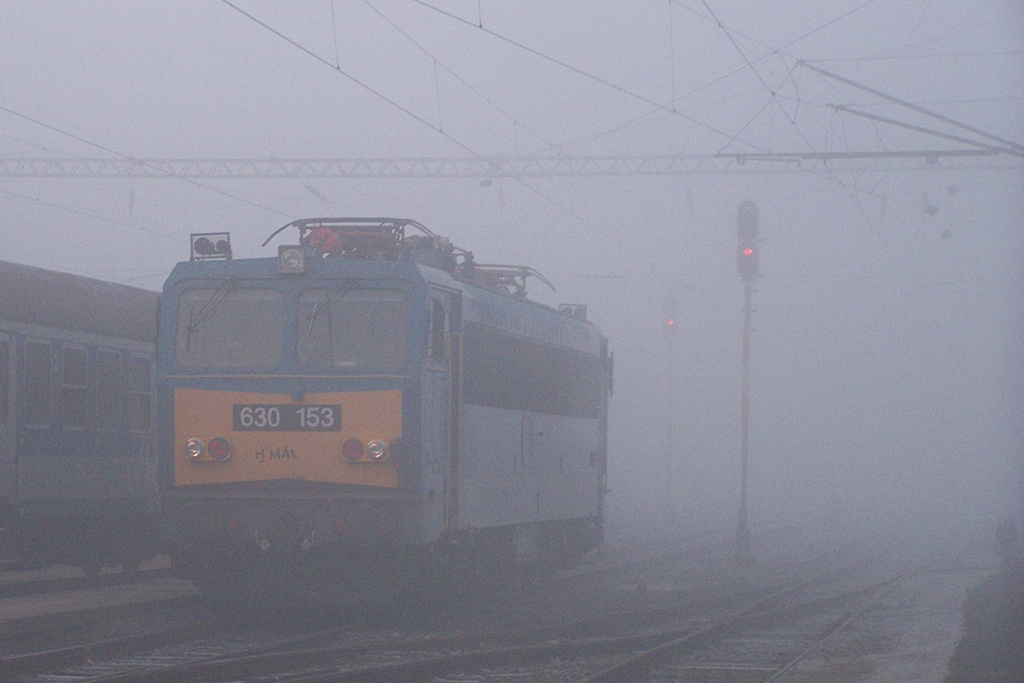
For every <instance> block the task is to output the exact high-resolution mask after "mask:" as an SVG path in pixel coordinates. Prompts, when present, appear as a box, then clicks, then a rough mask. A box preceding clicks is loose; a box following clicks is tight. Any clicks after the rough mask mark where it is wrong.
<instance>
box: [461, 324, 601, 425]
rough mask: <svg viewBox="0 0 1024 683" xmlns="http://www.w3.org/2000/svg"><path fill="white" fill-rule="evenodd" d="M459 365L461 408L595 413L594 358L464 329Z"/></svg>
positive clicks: (597, 378) (597, 374)
mask: <svg viewBox="0 0 1024 683" xmlns="http://www.w3.org/2000/svg"><path fill="white" fill-rule="evenodd" d="M463 360H464V370H463V372H464V375H463V377H464V379H463V392H464V394H463V396H464V398H465V400H466V403H470V404H475V405H483V406H490V407H492V408H508V409H512V410H526V411H530V412H535V413H549V414H554V415H568V416H575V417H591V418H593V417H597V416H598V415H599V413H600V408H601V401H602V390H601V370H602V366H601V360H600V358H598V357H597V356H590V355H587V354H585V353H583V352H581V351H574V350H571V349H566V348H561V347H557V346H551V345H548V344H540V343H538V342H535V341H530V340H527V339H522V338H519V337H514V336H512V335H509V334H506V333H503V332H500V331H498V330H494V329H490V328H486V327H481V326H480V325H466V334H465V338H464V341H463Z"/></svg>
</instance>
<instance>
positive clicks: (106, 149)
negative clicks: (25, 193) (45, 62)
mask: <svg viewBox="0 0 1024 683" xmlns="http://www.w3.org/2000/svg"><path fill="white" fill-rule="evenodd" d="M0 111H4V112H7V113H8V114H10V115H12V116H16V117H18V118H20V119H23V120H25V121H28V122H30V123H33V124H35V125H37V126H41V127H43V128H46V129H47V130H50V131H53V132H54V133H60V134H61V135H64V136H66V137H69V138H71V139H72V140H77V141H78V142H82V143H85V144H87V145H89V146H91V147H95V148H96V149H99V150H102V151H104V152H106V153H107V154H113V155H114V156H117V157H120V158H122V159H127V160H131V159H132V158H133V157H131V156H129V155H127V154H124V153H122V152H119V151H117V150H116V149H111V148H110V147H106V146H104V145H101V144H99V143H98V142H93V141H92V140H87V139H85V138H83V137H82V136H80V135H75V134H74V133H69V132H68V131H66V130H62V129H60V128H57V127H56V126H51V125H50V124H48V123H44V122H43V121H40V120H39V119H36V118H33V117H31V116H28V115H27V114H22V113H21V112H17V111H15V110H13V109H11V108H9V107H5V106H3V105H0ZM153 170H154V171H156V172H157V174H159V175H168V176H173V174H170V173H168V172H167V171H166V170H164V169H160V168H157V167H154V168H153ZM173 177H175V178H177V179H179V180H181V181H183V182H185V183H188V184H189V185H194V186H196V187H201V188H203V189H204V190H209V191H210V192H215V193H217V194H219V195H222V196H224V197H230V198H231V199H235V200H237V201H240V202H243V203H245V204H248V205H250V206H254V207H257V208H260V209H263V210H265V211H270V212H271V213H276V214H278V215H281V216H288V217H291V214H289V213H287V212H285V211H278V210H277V209H275V208H273V207H270V206H267V205H265V204H261V203H259V202H255V201H252V200H251V199H246V198H244V197H239V196H238V195H234V194H231V193H230V192H225V191H224V190H220V189H217V188H216V187H210V186H209V185H204V184H202V183H200V182H196V181H195V180H192V179H191V178H188V177H185V176H173Z"/></svg>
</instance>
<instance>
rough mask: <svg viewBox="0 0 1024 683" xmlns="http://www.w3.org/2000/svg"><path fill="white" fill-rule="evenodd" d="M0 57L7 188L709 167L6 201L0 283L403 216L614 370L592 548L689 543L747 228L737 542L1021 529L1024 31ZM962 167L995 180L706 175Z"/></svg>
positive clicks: (32, 50)
mask: <svg viewBox="0 0 1024 683" xmlns="http://www.w3.org/2000/svg"><path fill="white" fill-rule="evenodd" d="M0 56H2V59H3V63H4V65H5V68H4V72H5V76H4V87H3V89H2V95H0V107H2V109H0V156H2V157H5V158H18V157H44V156H54V157H60V158H71V157H109V158H123V157H131V158H139V159H157V158H191V157H196V158H287V159H293V158H315V157H330V158H413V157H485V158H491V157H502V158H510V157H517V156H521V155H527V154H536V155H542V156H545V157H548V156H552V155H561V156H602V155H661V154H682V155H692V156H694V157H704V158H706V159H705V161H704V162H702V163H696V162H694V163H693V164H692V166H691V172H688V173H685V174H676V175H645V176H637V175H632V176H628V175H615V176H612V175H604V176H601V175H598V176H575V177H524V178H521V179H516V178H510V177H495V178H493V179H481V178H445V179H437V178H406V179H372V178H371V179H366V178H362V179H310V178H295V179H277V180H269V179H264V180H253V179H196V180H189V181H186V180H182V179H173V178H156V179H144V178H134V179H132V178H121V179H99V178H81V177H78V178H27V177H12V176H7V177H0V217H2V218H0V220H2V223H3V225H2V230H3V237H4V239H3V249H2V251H0V258H2V259H4V260H9V261H16V262H21V263H27V264H31V265H37V266H42V267H47V268H53V269H58V270H64V271H69V272H74V273H78V274H83V275H89V276H93V277H98V278H103V279H110V280H115V281H119V282H126V283H130V284H134V285H137V286H142V287H147V288H151V289H158V288H159V287H160V285H161V282H162V280H163V278H164V277H165V276H166V275H167V273H168V272H169V271H170V269H171V268H172V267H173V264H174V263H175V262H176V261H178V260H182V259H185V258H187V256H188V239H187V238H188V234H189V233H190V232H201V231H210V230H229V231H231V234H232V240H233V244H234V250H235V254H236V256H257V255H265V254H269V253H270V252H269V251H267V250H261V249H260V246H259V245H260V243H261V242H262V241H263V239H264V238H265V237H266V236H267V235H269V234H270V232H272V231H273V230H274V229H276V228H278V227H279V226H281V225H284V224H285V223H287V222H289V221H290V220H292V219H294V218H298V217H307V216H318V215H332V216H346V215H363V216H371V215H387V216H402V217H410V218H414V219H416V220H418V221H420V222H422V223H424V224H425V225H427V226H428V227H430V228H431V229H433V230H434V231H436V232H439V233H441V234H445V235H447V236H449V237H450V238H452V240H453V241H454V242H455V243H456V244H458V245H460V246H463V247H465V248H467V249H471V250H473V251H474V253H475V254H476V256H477V259H478V260H480V261H482V262H502V263H523V264H528V265H531V266H533V267H535V268H537V269H538V270H539V271H540V272H542V273H543V274H544V275H545V276H546V277H548V278H549V279H550V280H551V281H552V282H553V283H554V284H555V286H556V288H557V292H556V293H555V294H553V295H551V294H548V293H545V292H544V291H543V287H541V286H539V283H537V282H534V283H533V284H532V288H531V292H532V293H533V294H534V295H536V297H537V298H538V299H539V300H541V301H543V302H545V303H554V302H559V301H560V302H584V303H587V304H588V306H589V315H590V319H591V320H593V321H594V322H596V323H597V324H598V325H600V326H601V327H602V329H603V330H604V331H605V333H606V334H607V336H608V337H609V339H610V343H611V347H612V349H613V350H614V353H615V361H616V367H615V370H616V373H615V393H614V396H613V397H612V407H611V425H610V472H609V485H610V488H611V493H610V498H609V508H608V515H609V526H610V530H611V532H612V534H613V536H614V537H621V536H624V535H628V534H630V533H642V532H650V533H653V534H657V533H662V532H664V531H665V530H666V522H667V523H668V527H667V528H671V529H673V530H674V531H676V532H679V533H699V532H701V531H704V530H721V529H729V528H730V526H731V525H734V524H735V519H736V510H737V506H738V501H739V469H740V459H739V449H740V388H741V363H740V358H741V356H740V350H741V333H742V325H743V283H742V281H741V280H740V278H739V277H738V275H737V272H736V255H735V249H736V232H735V230H736V213H737V206H738V205H739V203H740V202H742V201H744V200H748V199H749V200H751V201H753V202H755V203H756V204H757V205H758V207H759V209H760V238H761V242H760V248H761V260H760V274H761V277H759V278H758V279H757V281H756V283H755V293H754V308H755V309H756V310H755V312H754V314H753V328H754V331H753V333H752V336H751V366H750V373H751V374H750V408H751V412H750V448H749V464H750V470H749V477H750V479H749V481H750V490H749V505H750V519H751V527H752V529H753V530H754V533H755V535H757V534H758V533H759V530H761V529H765V528H769V527H772V526H777V525H780V524H788V523H792V522H798V521H806V520H814V519H832V520H835V519H842V520H848V521H850V522H851V523H853V522H856V523H861V522H863V523H870V524H885V525H897V524H904V523H918V522H926V523H928V524H931V525H932V527H931V528H934V529H939V530H943V529H952V530H966V529H973V528H979V529H987V528H989V527H991V528H994V525H995V523H996V521H998V519H1000V518H1002V517H1005V516H1010V515H1014V516H1016V517H1017V518H1018V520H1019V522H1020V523H1024V503H1022V501H1024V493H1022V491H1024V370H1022V368H1024V282H1022V280H1024V269H1022V268H1021V258H1022V254H1024V232H1022V227H1024V192H1022V189H1024V164H1022V162H1021V156H1020V147H1019V146H1018V147H1013V146H1012V145H1008V144H1006V142H1005V141H1011V142H1014V143H1016V144H1017V145H1020V144H1024V115H1022V111H1024V110H1022V106H1021V105H1022V101H1024V6H1022V5H1020V3H1018V2H1015V1H1012V0H1007V1H1005V2H994V1H992V2H973V1H970V0H940V1H933V0H904V1H899V2H897V1H895V0H877V1H875V2H864V1H863V0H855V1H836V2H827V3H825V2H812V1H810V0H804V1H800V0H782V1H780V2H777V3H754V2H743V3H724V2H720V1H716V0H708V2H706V3H705V2H703V1H700V0H697V1H690V0H680V1H678V2H666V1H665V0H661V1H659V2H653V1H651V2H631V3H606V2H588V3H579V2H548V3H507V2H494V1H493V0H482V1H479V2H469V1H465V2H444V1H443V0H432V1H431V2H429V3H426V4H419V3H409V2H403V3H399V2H386V1H384V0H372V1H367V2H356V1H355V0H351V1H347V2H346V1H344V0H335V1H334V2H331V1H330V0H317V1H312V0H311V1H308V2H292V3H287V4H284V5H282V4H281V3H271V2H242V1H241V0H239V1H238V2H237V3H236V4H234V5H232V4H229V3H225V2H212V1H210V2H201V3H200V2H196V3H188V4H183V3H160V2H141V1H140V2H77V3H63V2H21V3H3V4H2V5H0ZM801 60H804V61H806V62H807V63H809V64H811V65H812V66H814V67H816V68H818V69H823V70H825V71H827V72H830V73H833V74H837V75H840V76H842V77H843V78H845V79H848V80H850V81H852V82H854V83H857V84H863V85H864V86H867V87H868V88H871V89H872V90H874V91H876V93H872V92H870V91H867V90H864V89H858V88H857V87H854V86H853V85H851V84H849V83H844V82H842V81H840V80H837V79H835V78H830V77H828V76H827V75H825V74H822V73H821V72H820V71H815V70H813V69H811V68H809V67H808V66H804V65H802V64H801V63H800V62H801ZM877 93H885V94H888V95H891V96H892V97H894V98H897V99H898V100H901V101H903V102H907V103H913V104H914V105H915V106H917V107H920V108H924V109H926V110H928V111H932V112H936V113H938V114H941V115H942V116H944V117H946V118H947V119H951V120H953V121H957V122H961V123H963V124H965V125H967V126H970V127H971V128H973V129H974V131H969V130H967V129H966V128H964V127H962V126H961V127H958V126H955V125H952V124H950V123H949V122H944V121H940V120H938V119H936V118H934V117H929V116H926V115H925V114H923V113H921V112H920V111H914V110H913V109H911V108H909V107H907V106H902V105H900V104H898V103H896V102H893V101H891V100H887V99H885V98H883V97H880V96H879V95H878V94H877ZM838 107H848V108H849V109H847V110H842V109H839V108H838ZM851 109H852V110H856V113H852V112H851V111H850V110H851ZM864 114H869V115H871V116H873V117H874V118H869V117H868V116H865V115H864ZM881 119H889V120H898V121H900V122H902V123H904V124H906V125H895V124H893V123H890V122H886V121H883V120H881ZM915 127H916V129H915ZM921 129H928V130H930V131H934V132H926V131H924V130H921ZM979 132H980V133H982V134H989V135H990V136H995V137H997V138H1000V139H1002V140H1003V142H998V141H996V140H995V139H993V138H992V137H985V136H984V135H982V134H979ZM943 136H945V137H943ZM950 136H952V137H957V138H965V139H969V140H973V141H974V144H969V143H966V142H962V141H958V140H954V139H951V137H950ZM984 145H990V146H991V147H996V148H1000V149H1002V150H1004V151H1003V152H1001V153H998V154H994V155H993V156H991V157H983V158H956V157H940V158H938V159H937V160H936V161H935V163H933V164H926V163H924V162H923V161H921V160H919V159H918V160H914V159H909V160H908V159H902V160H901V159H899V158H889V159H879V160H874V161H871V160H854V161H846V160H838V161H836V162H835V163H834V164H833V165H832V166H831V167H830V168H829V169H824V168H823V167H822V166H821V164H817V163H815V162H809V161H805V162H803V164H802V165H797V164H796V163H795V162H777V163H771V164H769V163H757V162H747V163H746V164H744V165H743V166H738V165H736V164H726V163H723V162H721V161H720V160H714V159H712V158H710V157H712V155H716V154H741V153H744V154H746V153H761V154H763V153H784V152H800V153H812V152H813V153H823V152H833V153H854V152H891V153H897V152H905V151H911V152H920V151H925V150H979V149H983V148H984V147H983V146H984ZM1007 149H1009V151H1010V152H1011V153H1007V152H1006V151H1005V150H1007ZM1013 152H1015V153H1013ZM668 292H671V293H672V295H674V296H675V297H676V300H677V312H676V320H677V325H676V330H675V332H674V336H673V337H672V340H671V348H670V346H669V344H670V342H669V341H668V339H667V337H666V333H665V330H664V324H663V317H664V309H663V301H664V299H665V296H666V293H668ZM669 367H671V375H672V378H673V381H672V385H673V392H672V395H671V396H669V395H668V387H667V382H666V376H667V372H666V369H667V368H669Z"/></svg>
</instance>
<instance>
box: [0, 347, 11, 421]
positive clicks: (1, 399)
mask: <svg viewBox="0 0 1024 683" xmlns="http://www.w3.org/2000/svg"><path fill="white" fill-rule="evenodd" d="M10 368H11V347H10V345H9V344H8V343H7V340H6V339H4V340H3V341H0V425H2V424H7V413H8V407H9V406H10V401H11V374H10Z"/></svg>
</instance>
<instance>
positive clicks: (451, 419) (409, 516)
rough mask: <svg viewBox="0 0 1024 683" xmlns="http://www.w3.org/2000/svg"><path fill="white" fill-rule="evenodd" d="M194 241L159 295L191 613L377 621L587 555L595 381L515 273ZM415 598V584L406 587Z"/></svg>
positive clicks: (591, 333)
mask: <svg viewBox="0 0 1024 683" xmlns="http://www.w3.org/2000/svg"><path fill="white" fill-rule="evenodd" d="M291 228H294V229H296V230H297V232H298V240H297V243H293V244H284V245H280V246H278V253H277V257H276V258H273V257H268V258H253V259H234V258H232V253H231V246H230V237H229V235H228V234H227V233H203V234H194V235H193V236H192V255H191V258H190V260H189V261H188V262H183V263H179V264H178V265H177V266H176V267H175V268H174V270H173V272H172V273H171V275H170V277H169V278H168V280H167V282H166V284H165V286H164V293H163V306H162V311H161V320H160V337H159V354H158V355H159V367H158V375H159V380H158V386H159V390H158V391H159V396H158V399H159V400H158V406H159V424H160V432H161V433H160V453H161V467H160V480H161V490H162V501H163V506H164V514H165V520H166V533H167V538H168V540H169V541H170V547H171V550H172V556H173V559H174V562H175V565H176V566H177V567H178V568H179V570H180V572H181V573H182V574H183V575H184V576H186V577H188V578H190V579H192V580H193V581H194V582H195V583H196V584H197V585H199V586H200V587H201V588H202V589H203V590H205V591H207V592H208V593H209V594H210V595H213V596H216V597H220V598H227V599H239V600H251V599H256V598H258V597H259V596H264V597H265V596H274V597H277V598H282V597H284V598H288V599H291V598H296V599H309V600H314V601H321V600H330V601H340V602H363V601H378V600H382V599H387V598H389V597H393V596H394V595H396V594H397V593H398V592H399V591H402V590H403V589H406V588H409V587H415V586H417V585H420V586H422V585H429V582H430V581H436V580H438V579H439V578H442V577H447V578H449V579H450V581H452V582H458V583H461V584H469V583H477V582H479V581H480V580H486V578H487V575H492V574H504V573H506V572H509V571H511V570H530V571H533V570H543V569H550V568H555V567H567V566H571V565H573V564H574V563H577V562H578V561H579V560H580V559H581V558H582V557H583V556H584V555H585V554H586V553H588V552H589V551H590V550H592V549H594V548H595V547H597V546H598V545H599V544H600V543H601V541H602V515H603V501H604V495H605V474H606V454H607V444H606V428H607V396H608V393H609V391H610V383H611V357H610V354H609V351H608V343H607V340H606V338H605V337H604V336H603V334H602V333H601V332H600V330H599V329H598V328H597V327H596V326H595V325H594V324H592V323H590V322H587V321H586V320H585V308H584V307H582V306H567V307H561V309H562V310H556V309H554V308H551V307H548V306H545V305H541V304H539V303H535V302H532V301H530V300H528V299H527V298H526V282H527V279H528V278H530V277H535V278H538V279H540V280H542V281H544V282H546V280H543V277H542V276H540V274H539V273H536V271H534V270H532V269H530V268H527V267H522V266H500V265H487V264H479V263H477V262H476V261H475V260H474V258H473V255H472V253H471V252H467V251H464V250H461V249H458V248H456V247H454V246H453V245H452V244H451V243H450V242H449V241H448V240H447V239H445V238H444V237H441V236H439V235H436V234H434V233H432V232H431V231H430V230H428V229H427V228H425V227H424V226H422V225H420V224H419V223H417V222H415V221H412V220H408V219H396V218H314V219H303V220H298V221H294V222H292V223H289V224H288V225H286V226H284V227H282V228H280V229H279V230H277V231H275V232H274V233H273V234H272V235H271V236H270V237H269V238H268V239H267V241H266V242H264V246H266V245H267V244H269V243H270V241H271V240H272V239H273V238H274V237H276V236H277V235H278V234H280V233H281V232H283V231H284V230H286V229H291ZM425 582H426V583H425Z"/></svg>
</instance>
